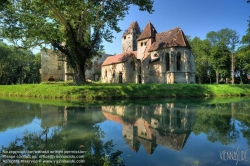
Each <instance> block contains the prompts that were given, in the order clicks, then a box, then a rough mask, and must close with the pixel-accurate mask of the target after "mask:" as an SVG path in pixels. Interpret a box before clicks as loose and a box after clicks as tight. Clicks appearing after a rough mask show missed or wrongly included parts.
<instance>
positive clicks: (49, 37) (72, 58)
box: [0, 0, 153, 84]
mask: <svg viewBox="0 0 250 166" xmlns="http://www.w3.org/2000/svg"><path fill="white" fill-rule="evenodd" d="M131 5H137V6H139V9H140V10H142V11H147V12H149V13H152V12H153V9H152V8H153V0H126V1H124V0H75V1H72V0H22V1H19V0H4V1H2V4H1V5H0V6H1V8H0V10H1V11H0V12H1V13H0V14H1V15H0V28H1V31H2V32H1V34H2V36H3V37H4V38H6V39H8V40H9V41H11V42H12V43H14V44H15V45H18V46H21V47H25V48H30V47H35V46H42V47H44V46H45V45H47V44H48V45H52V46H53V48H54V49H55V50H59V51H61V52H62V53H64V54H65V55H66V57H67V60H68V62H69V64H70V65H71V67H72V68H73V69H74V73H75V75H74V78H75V82H76V83H77V84H81V83H83V82H85V67H86V64H87V63H88V61H89V60H90V59H91V58H92V57H93V56H95V55H97V52H98V51H99V50H101V49H102V46H101V43H102V40H103V39H104V40H106V41H109V42H111V41H112V38H113V35H112V32H113V31H116V32H119V31H121V29H120V28H119V27H118V22H119V21H120V20H122V19H123V18H124V17H125V15H126V14H127V13H128V10H129V8H130V6H131Z"/></svg>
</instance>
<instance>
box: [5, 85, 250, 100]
mask: <svg viewBox="0 0 250 166" xmlns="http://www.w3.org/2000/svg"><path fill="white" fill-rule="evenodd" d="M0 96H12V97H35V98H51V99H86V100H94V99H133V98H189V97H215V96H250V85H229V84H223V85H214V84H213V85H204V84H97V83H92V84H85V85H82V86H73V85H68V84H64V83H53V84H23V85H1V86H0Z"/></svg>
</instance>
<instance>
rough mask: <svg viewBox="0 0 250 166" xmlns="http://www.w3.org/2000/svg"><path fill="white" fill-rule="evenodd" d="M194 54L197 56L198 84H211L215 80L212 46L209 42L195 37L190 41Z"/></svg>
mask: <svg viewBox="0 0 250 166" xmlns="http://www.w3.org/2000/svg"><path fill="white" fill-rule="evenodd" d="M190 44H191V47H192V52H193V54H194V56H195V64H196V79H197V80H196V82H197V83H200V84H202V83H211V82H212V78H214V77H215V76H214V74H213V69H212V66H211V63H210V61H209V60H210V58H209V55H210V52H209V51H210V49H211V44H210V42H209V41H208V40H201V39H200V38H199V37H194V38H193V40H191V41H190Z"/></svg>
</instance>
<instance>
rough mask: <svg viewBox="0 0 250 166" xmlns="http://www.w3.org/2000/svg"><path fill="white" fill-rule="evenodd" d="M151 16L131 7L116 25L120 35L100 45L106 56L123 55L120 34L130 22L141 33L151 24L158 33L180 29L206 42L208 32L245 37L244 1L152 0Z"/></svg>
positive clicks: (247, 12) (247, 8) (249, 12)
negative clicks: (235, 33)
mask: <svg viewBox="0 0 250 166" xmlns="http://www.w3.org/2000/svg"><path fill="white" fill-rule="evenodd" d="M154 1H155V2H154V5H153V6H154V7H153V9H154V10H155V11H154V12H153V13H152V14H149V13H148V12H144V11H140V10H139V9H138V7H137V6H131V8H130V10H129V14H128V15H127V16H126V17H125V18H124V20H121V21H120V22H119V24H118V25H119V27H120V28H121V29H122V31H121V32H120V33H116V32H114V33H113V35H114V36H115V39H113V42H112V43H108V42H105V41H104V42H103V45H104V49H105V52H106V53H107V54H118V53H121V52H122V43H121V41H122V40H121V39H122V35H123V33H124V31H125V30H126V29H127V28H128V27H129V25H130V23H132V22H134V21H137V22H138V24H139V26H140V28H141V30H143V29H144V28H145V26H146V24H147V23H148V22H149V21H150V22H151V23H152V24H153V25H154V27H155V29H156V30H157V32H164V31H167V30H170V29H173V28H175V27H180V28H181V29H182V30H183V32H184V33H185V35H189V36H191V38H194V37H195V36H197V37H199V38H200V39H205V38H206V34H207V33H208V32H211V31H219V30H220V29H223V28H229V29H232V30H235V31H236V32H237V33H238V34H239V36H240V39H241V38H242V36H243V35H245V34H246V30H247V28H248V22H247V20H250V17H249V16H250V3H247V0H154Z"/></svg>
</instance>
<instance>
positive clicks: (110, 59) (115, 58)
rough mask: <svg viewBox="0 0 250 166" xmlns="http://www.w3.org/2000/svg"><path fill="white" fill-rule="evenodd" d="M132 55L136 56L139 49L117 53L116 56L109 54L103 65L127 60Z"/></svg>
mask: <svg viewBox="0 0 250 166" xmlns="http://www.w3.org/2000/svg"><path fill="white" fill-rule="evenodd" d="M130 55H134V56H135V57H136V56H137V51H129V52H124V53H121V54H116V55H114V56H109V57H107V58H106V59H105V61H104V62H103V64H102V66H106V65H111V64H116V63H122V62H126V61H127V60H128V57H129V56H130Z"/></svg>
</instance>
